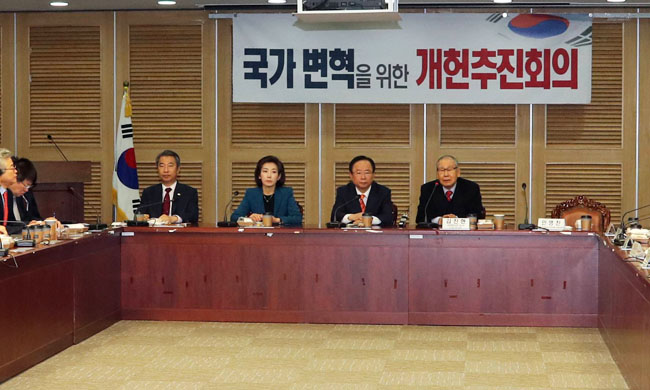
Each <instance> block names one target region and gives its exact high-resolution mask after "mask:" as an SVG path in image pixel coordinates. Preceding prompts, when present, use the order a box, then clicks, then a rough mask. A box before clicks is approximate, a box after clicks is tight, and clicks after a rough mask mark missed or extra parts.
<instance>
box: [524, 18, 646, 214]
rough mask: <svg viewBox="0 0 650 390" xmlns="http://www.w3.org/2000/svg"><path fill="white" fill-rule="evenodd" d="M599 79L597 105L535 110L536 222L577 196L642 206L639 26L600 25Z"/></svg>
mask: <svg viewBox="0 0 650 390" xmlns="http://www.w3.org/2000/svg"><path fill="white" fill-rule="evenodd" d="M592 74H593V86H592V102H591V103H590V104H588V105H549V106H546V107H543V106H537V107H535V115H534V118H535V123H534V143H533V147H534V152H533V156H534V169H533V176H534V177H535V178H536V180H537V182H536V184H535V186H534V188H533V195H534V201H533V204H534V210H535V213H534V216H533V221H536V220H537V218H539V217H548V216H550V213H551V210H552V209H553V207H555V205H556V204H558V203H560V202H562V201H565V200H568V199H571V198H573V197H575V196H576V195H587V196H589V197H590V198H593V199H594V200H596V201H599V202H601V203H604V204H605V205H607V207H608V208H609V209H610V211H611V213H612V218H613V220H616V219H617V218H619V217H620V214H621V212H622V211H623V210H628V209H632V208H634V204H635V202H634V199H635V192H636V183H635V182H636V169H635V165H636V162H635V148H636V140H635V138H636V134H635V133H636V129H635V127H636V125H635V116H636V113H635V104H634V100H635V96H634V95H635V91H636V76H635V74H636V22H633V21H629V22H619V21H616V22H612V21H595V22H594V25H593V70H592ZM623 75H625V77H623ZM641 168H642V169H644V167H641Z"/></svg>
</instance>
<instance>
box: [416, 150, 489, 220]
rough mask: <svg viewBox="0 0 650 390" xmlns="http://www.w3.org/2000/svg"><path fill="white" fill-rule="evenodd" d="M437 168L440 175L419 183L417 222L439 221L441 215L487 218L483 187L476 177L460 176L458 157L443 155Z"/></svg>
mask: <svg viewBox="0 0 650 390" xmlns="http://www.w3.org/2000/svg"><path fill="white" fill-rule="evenodd" d="M436 171H437V176H438V179H436V180H434V181H430V182H428V183H425V184H423V185H422V187H420V204H419V205H418V215H417V217H416V222H418V223H420V222H427V223H429V222H433V223H440V218H454V217H459V218H465V217H467V216H468V215H469V214H476V216H477V217H478V218H485V210H484V208H483V203H482V200H481V189H480V188H479V186H478V184H476V183H474V182H473V181H471V180H467V179H463V178H462V177H460V168H459V167H458V160H457V159H456V157H454V156H451V155H444V156H442V157H440V158H439V159H438V161H437V162H436ZM425 208H426V209H425ZM425 219H426V221H425Z"/></svg>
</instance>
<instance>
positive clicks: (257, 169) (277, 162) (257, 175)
mask: <svg viewBox="0 0 650 390" xmlns="http://www.w3.org/2000/svg"><path fill="white" fill-rule="evenodd" d="M266 163H273V164H275V165H276V166H277V167H278V176H279V177H278V182H277V183H275V185H276V186H277V187H282V186H283V185H284V179H285V178H284V164H282V161H280V159H279V158H277V157H275V156H265V157H262V158H260V161H258V162H257V166H256V167H255V183H256V184H257V186H258V187H261V186H262V180H260V173H262V165H264V164H266Z"/></svg>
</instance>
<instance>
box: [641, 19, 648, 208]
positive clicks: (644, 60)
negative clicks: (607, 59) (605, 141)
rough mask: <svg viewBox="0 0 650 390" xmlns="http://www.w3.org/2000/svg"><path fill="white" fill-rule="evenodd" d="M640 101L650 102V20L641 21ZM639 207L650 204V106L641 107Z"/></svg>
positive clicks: (642, 105)
mask: <svg viewBox="0 0 650 390" xmlns="http://www.w3.org/2000/svg"><path fill="white" fill-rule="evenodd" d="M639 33H640V37H639V41H640V48H639V66H640V69H641V74H640V75H639V85H640V86H641V88H640V89H639V101H641V102H650V19H642V20H640V21H639ZM639 150H641V151H644V152H643V153H640V154H639V199H638V203H639V205H646V204H650V153H645V151H647V150H650V105H648V104H641V105H640V107H639Z"/></svg>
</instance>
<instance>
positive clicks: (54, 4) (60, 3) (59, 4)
mask: <svg viewBox="0 0 650 390" xmlns="http://www.w3.org/2000/svg"><path fill="white" fill-rule="evenodd" d="M50 5H51V6H52V7H67V6H68V3H66V2H65V1H52V2H50Z"/></svg>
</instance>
